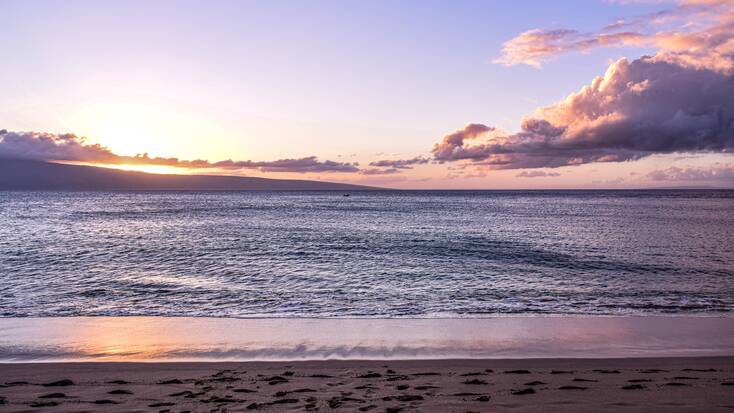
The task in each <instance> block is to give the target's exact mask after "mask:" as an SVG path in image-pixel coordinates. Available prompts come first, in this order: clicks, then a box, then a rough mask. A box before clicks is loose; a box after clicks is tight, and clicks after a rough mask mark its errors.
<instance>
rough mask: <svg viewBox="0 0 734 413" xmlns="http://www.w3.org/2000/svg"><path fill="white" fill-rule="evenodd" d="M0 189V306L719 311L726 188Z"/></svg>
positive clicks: (205, 310) (242, 313)
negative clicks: (479, 189)
mask: <svg viewBox="0 0 734 413" xmlns="http://www.w3.org/2000/svg"><path fill="white" fill-rule="evenodd" d="M350 195H351V196H349V197H346V196H344V194H343V193H341V192H88V193H87V192H0V316H2V317H30V316H34V317H35V316H82V315H84V316H99V315H108V316H123V315H141V316H153V315H164V316H196V317H200V316H207V317H342V318H343V317H369V318H395V317H415V318H451V317H490V316H494V315H508V314H514V315H531V314H532V315H537V314H557V315H561V314H566V315H568V314H574V315H580V314H583V315H651V314H677V315H683V314H685V315H717V316H729V315H734V191H714V190H711V191H691V190H687V191H686V190H681V191H661V190H657V191H484V192H467V191H457V192H438V191H431V192H421V191H410V192H351V193H350Z"/></svg>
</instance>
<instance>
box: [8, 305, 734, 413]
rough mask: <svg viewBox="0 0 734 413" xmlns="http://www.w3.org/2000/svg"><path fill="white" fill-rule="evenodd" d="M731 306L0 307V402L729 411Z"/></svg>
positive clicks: (733, 395)
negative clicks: (359, 311) (547, 311)
mask: <svg viewBox="0 0 734 413" xmlns="http://www.w3.org/2000/svg"><path fill="white" fill-rule="evenodd" d="M733 323H734V319H732V318H727V317H683V316H678V317H660V316H659V317H494V318H483V319H218V318H190V317H68V318H64V317H60V318H28V319H0V361H1V363H0V397H2V399H1V400H2V404H0V411H46V410H48V411H64V412H67V411H70V412H78V411H79V412H80V411H121V412H122V411H125V412H130V411H155V412H158V411H171V412H184V411H189V412H210V411H222V412H223V411H253V410H254V411H257V410H263V411H322V412H331V411H373V412H397V411H404V412H410V411H426V412H437V411H439V412H443V411H446V412H470V411H471V412H485V411H498V410H499V411H564V412H567V411H572V412H573V411H579V412H581V411H592V410H593V411H680V412H684V411H685V412H690V411H701V412H711V411H729V410H730V409H732V408H734V357H732V354H733V353H734V328H732V324H733Z"/></svg>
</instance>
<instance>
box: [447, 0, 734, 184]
mask: <svg viewBox="0 0 734 413" xmlns="http://www.w3.org/2000/svg"><path fill="white" fill-rule="evenodd" d="M679 9H685V11H686V13H688V14H687V15H696V13H698V14H704V15H705V16H706V18H707V19H713V20H714V21H715V24H713V23H710V21H709V20H706V21H705V24H704V25H705V27H706V29H705V33H702V32H697V33H693V34H691V33H688V34H680V35H678V34H674V35H669V34H666V35H665V36H667V40H665V41H666V42H668V44H667V46H666V48H665V49H662V50H660V51H659V52H658V53H656V54H655V55H653V56H643V57H641V58H639V59H636V60H634V61H631V62H630V61H628V60H627V59H620V60H618V61H617V62H614V63H613V64H611V65H610V66H609V68H608V69H607V71H606V73H605V74H604V76H599V77H597V78H596V79H594V80H593V81H592V82H591V83H590V84H589V85H587V86H584V87H583V88H581V89H580V90H579V91H578V92H576V93H573V94H571V95H569V96H568V97H567V98H566V99H564V100H563V101H561V102H558V103H556V104H554V105H551V106H548V107H544V108H540V109H538V110H537V111H536V113H535V114H533V115H531V116H527V117H525V118H524V119H523V120H522V124H521V131H520V132H519V133H514V134H511V133H505V132H502V131H500V130H498V129H496V128H493V127H491V126H486V125H482V124H470V125H468V126H466V127H464V128H463V129H460V130H458V131H456V132H454V133H452V134H449V135H447V136H445V137H444V138H443V139H442V140H441V141H440V142H439V143H437V144H436V145H434V147H433V150H432V153H433V156H434V158H435V160H437V161H438V162H452V161H465V162H471V163H473V164H474V165H483V166H485V167H486V168H488V169H523V168H554V167H560V166H567V165H581V164H586V163H592V162H620V161H628V160H636V159H640V158H644V157H646V156H650V155H653V154H667V153H706V152H718V153H722V152H732V151H734V70H732V68H734V40H732V38H733V37H734V36H732V35H733V34H734V26H732V25H734V1H728V2H722V1H720V0H690V1H687V2H685V3H683V4H681V5H680V6H679V8H678V9H676V13H679V14H681V13H683V12H681V11H680V10H679ZM713 10H718V11H722V10H723V11H728V14H723V15H718V16H715V17H713V16H711V13H712V11H713ZM673 14H674V13H673ZM663 17H664V16H662V15H659V16H658V18H660V19H662V18H663ZM546 34H547V36H546V35H543V36H540V37H538V33H536V34H531V35H528V36H525V37H524V39H526V40H528V41H529V42H530V43H532V44H536V43H534V40H532V39H536V40H537V39H538V38H542V39H546V40H547V39H548V38H549V39H555V40H554V41H565V40H564V39H568V38H575V37H577V35H578V33H575V32H572V31H567V30H556V31H553V32H552V33H551V32H549V33H546ZM521 37H523V36H522V35H521ZM663 37H664V36H663V35H660V36H658V37H657V38H658V39H662V38H663ZM544 42H545V40H543V41H538V42H537V44H536V46H538V47H539V48H540V49H538V51H539V50H541V49H542V48H544V47H546V46H547V45H545V43H544ZM544 45H545V46H544ZM684 46H685V47H684ZM553 47H554V46H552V47H551V48H553Z"/></svg>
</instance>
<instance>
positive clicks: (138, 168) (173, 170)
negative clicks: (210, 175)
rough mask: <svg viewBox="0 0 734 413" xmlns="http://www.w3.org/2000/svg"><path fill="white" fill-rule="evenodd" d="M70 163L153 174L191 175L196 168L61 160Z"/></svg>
mask: <svg viewBox="0 0 734 413" xmlns="http://www.w3.org/2000/svg"><path fill="white" fill-rule="evenodd" d="M59 163H65V164H69V165H85V166H95V167H99V168H108V169H119V170H122V171H134V172H146V173H151V174H163V175H189V174H192V173H193V172H194V170H191V169H187V168H178V167H175V166H167V165H137V164H103V163H89V162H59Z"/></svg>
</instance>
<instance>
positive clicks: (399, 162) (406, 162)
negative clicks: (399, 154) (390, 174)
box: [370, 156, 431, 169]
mask: <svg viewBox="0 0 734 413" xmlns="http://www.w3.org/2000/svg"><path fill="white" fill-rule="evenodd" d="M430 161H431V160H430V159H429V158H424V157H422V156H416V157H415V158H410V159H394V160H389V159H384V160H379V161H374V162H370V166H376V167H380V168H394V169H412V168H413V166H414V165H422V164H427V163H428V162H430Z"/></svg>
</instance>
